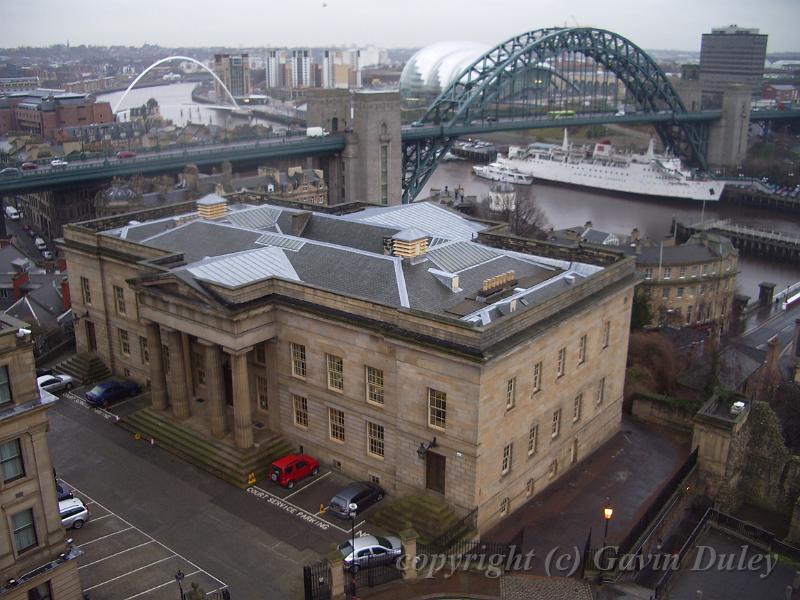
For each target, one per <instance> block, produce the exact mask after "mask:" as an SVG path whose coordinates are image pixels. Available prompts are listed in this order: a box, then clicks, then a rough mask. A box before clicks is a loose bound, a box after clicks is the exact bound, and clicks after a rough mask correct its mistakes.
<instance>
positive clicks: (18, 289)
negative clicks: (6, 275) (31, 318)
mask: <svg viewBox="0 0 800 600" xmlns="http://www.w3.org/2000/svg"><path fill="white" fill-rule="evenodd" d="M28 279H29V277H28V272H27V271H17V272H16V273H14V274H13V275H12V276H11V282H12V284H13V285H14V300H19V299H20V298H22V297H23V296H24V295H25V292H24V291H23V290H22V286H24V285H25V284H26V283H28Z"/></svg>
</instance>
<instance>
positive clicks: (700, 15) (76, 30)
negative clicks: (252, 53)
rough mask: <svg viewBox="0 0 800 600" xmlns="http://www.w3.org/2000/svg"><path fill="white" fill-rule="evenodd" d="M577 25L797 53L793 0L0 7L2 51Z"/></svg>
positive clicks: (477, 33) (466, 35) (668, 44)
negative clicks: (735, 36) (746, 35)
mask: <svg viewBox="0 0 800 600" xmlns="http://www.w3.org/2000/svg"><path fill="white" fill-rule="evenodd" d="M657 7H658V8H657ZM575 23H578V24H579V25H581V26H593V27H601V28H605V29H610V30H612V31H615V32H617V33H619V34H621V35H623V36H625V37H627V38H629V39H630V40H631V41H633V42H634V43H635V44H637V45H639V46H641V47H644V48H649V49H677V50H694V51H698V50H699V49H700V35H701V34H702V33H703V32H708V31H710V30H711V28H712V27H718V26H723V25H728V24H732V23H736V24H738V25H739V26H742V27H757V28H759V29H760V30H761V32H762V33H768V34H769V46H768V48H767V51H768V52H786V51H797V50H800V40H798V35H797V31H798V26H800V0H662V1H660V2H656V1H653V0H191V1H189V0H0V47H15V46H46V45H50V44H55V43H65V42H67V41H69V42H70V44H73V45H78V44H96V45H112V44H122V45H134V46H139V45H141V44H145V43H149V44H159V45H161V46H232V47H237V46H243V47H246V46H326V45H340V44H359V45H366V44H375V45H378V46H384V47H419V46H425V45H427V44H431V43H434V42H437V41H443V40H467V41H476V42H483V43H487V44H496V43H499V42H501V41H503V40H505V39H507V38H509V37H511V36H513V35H515V34H518V33H521V32H523V31H526V30H533V29H540V28H542V27H550V26H554V25H558V26H563V25H565V24H567V25H570V26H573V25H575Z"/></svg>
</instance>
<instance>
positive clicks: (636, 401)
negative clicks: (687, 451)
mask: <svg viewBox="0 0 800 600" xmlns="http://www.w3.org/2000/svg"><path fill="white" fill-rule="evenodd" d="M698 408H699V406H698V405H697V403H694V402H691V401H688V400H683V399H682V398H672V397H669V396H661V395H658V394H643V393H640V394H636V395H635V396H634V397H633V403H632V407H631V410H632V413H633V416H634V417H636V418H637V419H641V420H642V421H647V422H648V423H655V424H657V425H665V426H667V427H672V428H673V429H678V430H681V431H685V432H687V433H689V434H691V432H692V428H693V427H694V423H693V421H692V417H693V416H694V414H695V413H696V412H697V409H698Z"/></svg>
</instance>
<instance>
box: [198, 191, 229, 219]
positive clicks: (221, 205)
mask: <svg viewBox="0 0 800 600" xmlns="http://www.w3.org/2000/svg"><path fill="white" fill-rule="evenodd" d="M197 213H198V214H199V215H200V218H201V219H219V218H221V217H224V216H225V215H226V214H228V201H227V200H226V199H225V198H223V197H222V196H219V195H217V194H208V195H207V196H203V197H202V198H200V200H198V201H197Z"/></svg>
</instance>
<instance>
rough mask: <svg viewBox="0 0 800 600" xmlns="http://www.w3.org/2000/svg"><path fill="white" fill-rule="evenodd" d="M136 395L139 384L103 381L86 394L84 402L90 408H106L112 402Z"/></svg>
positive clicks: (122, 381) (123, 381)
mask: <svg viewBox="0 0 800 600" xmlns="http://www.w3.org/2000/svg"><path fill="white" fill-rule="evenodd" d="M138 393H139V384H138V383H136V382H135V381H125V380H112V381H104V382H102V383H98V384H97V385H96V386H94V387H93V388H92V389H90V390H89V391H88V392H86V401H87V402H88V403H89V404H91V405H92V406H108V404H109V403H110V402H112V401H113V400H120V399H122V398H128V397H129V396H135V395H136V394H138Z"/></svg>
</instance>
